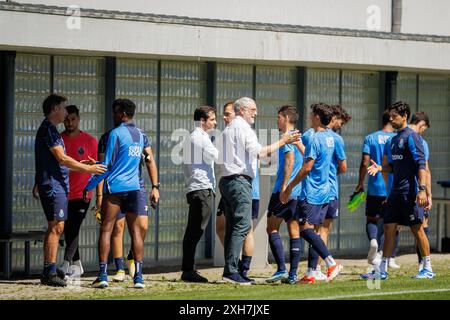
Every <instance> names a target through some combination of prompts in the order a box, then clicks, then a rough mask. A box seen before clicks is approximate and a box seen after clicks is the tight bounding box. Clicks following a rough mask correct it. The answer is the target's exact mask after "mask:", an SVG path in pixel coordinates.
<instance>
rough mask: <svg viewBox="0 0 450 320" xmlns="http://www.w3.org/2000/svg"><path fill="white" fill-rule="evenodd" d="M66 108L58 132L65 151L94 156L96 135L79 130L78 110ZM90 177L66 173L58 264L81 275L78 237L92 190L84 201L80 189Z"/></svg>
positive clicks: (75, 155) (76, 155) (77, 157)
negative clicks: (65, 209)
mask: <svg viewBox="0 0 450 320" xmlns="http://www.w3.org/2000/svg"><path fill="white" fill-rule="evenodd" d="M66 110H67V117H66V119H65V120H64V128H65V130H64V131H63V132H62V133H61V137H62V138H63V140H64V145H65V147H66V152H67V154H68V155H69V156H70V157H72V158H73V159H75V160H77V161H82V160H89V159H90V158H91V159H94V160H97V139H95V138H94V137H93V136H91V135H90V134H88V133H86V132H84V131H82V130H80V128H79V125H80V110H79V109H78V107H77V106H75V105H70V106H67V107H66ZM90 177H91V175H90V174H88V173H80V172H70V173H69V186H70V188H69V189H70V192H69V197H68V200H69V203H68V218H67V221H66V223H65V226H64V241H65V242H66V248H65V250H64V261H63V263H62V264H61V266H60V269H61V271H62V272H64V273H65V274H66V275H68V276H77V275H82V274H83V272H84V271H83V266H82V264H81V259H80V252H79V248H78V238H79V233H80V228H81V224H82V223H83V220H84V218H85V217H86V213H87V210H88V209H89V203H90V200H91V198H92V192H90V193H89V194H88V197H87V201H84V200H83V189H84V186H85V185H86V183H87V182H88V180H89V178H90ZM99 193H101V189H100V188H98V187H97V194H99ZM98 203H100V202H99V197H97V204H98ZM71 264H72V265H74V266H76V267H78V269H79V274H78V272H75V271H74V272H75V273H73V274H68V273H69V268H70V265H71ZM72 268H73V267H72Z"/></svg>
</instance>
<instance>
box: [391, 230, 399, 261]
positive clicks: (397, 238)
mask: <svg viewBox="0 0 450 320" xmlns="http://www.w3.org/2000/svg"><path fill="white" fill-rule="evenodd" d="M399 242H400V232H398V230H397V231H396V232H395V246H394V250H392V254H391V258H395V257H396V256H397V249H398V243H399Z"/></svg>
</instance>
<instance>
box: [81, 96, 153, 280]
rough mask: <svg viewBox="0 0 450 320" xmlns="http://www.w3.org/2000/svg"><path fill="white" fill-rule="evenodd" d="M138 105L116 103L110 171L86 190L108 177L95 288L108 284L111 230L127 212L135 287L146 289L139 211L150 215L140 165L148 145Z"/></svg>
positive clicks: (109, 150) (108, 156)
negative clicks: (138, 121)
mask: <svg viewBox="0 0 450 320" xmlns="http://www.w3.org/2000/svg"><path fill="white" fill-rule="evenodd" d="M135 110H136V105H135V104H134V103H133V102H132V101H130V100H128V99H117V100H115V101H114V102H113V118H114V124H115V128H114V129H113V130H112V131H111V133H110V134H109V137H108V142H107V146H106V152H105V160H104V164H105V165H106V166H107V168H108V171H107V172H106V173H104V174H103V175H98V176H94V177H92V178H91V179H90V180H89V182H88V185H87V186H86V188H85V191H89V190H90V189H92V188H94V187H95V186H96V185H97V184H98V183H99V182H100V181H102V180H104V188H103V189H104V191H103V193H104V199H103V201H102V226H101V229H100V236H99V269H100V270H99V274H98V277H97V279H96V280H95V281H94V282H93V284H92V285H93V287H94V288H105V287H107V286H108V277H107V270H106V269H107V261H108V254H109V250H110V238H111V233H112V231H113V228H114V224H115V222H116V218H117V215H118V214H119V212H120V211H124V212H125V213H126V216H127V222H128V226H129V229H130V231H131V238H132V243H133V248H132V250H133V254H134V258H135V267H136V271H135V274H134V279H133V282H134V287H135V288H143V287H144V280H143V278H142V261H143V251H144V250H143V249H144V248H143V239H142V236H141V230H140V229H141V228H140V225H139V219H138V215H139V214H142V213H143V214H146V213H145V212H143V210H142V208H140V206H142V201H141V199H142V192H141V191H140V189H141V186H140V183H139V164H140V162H141V157H142V152H143V148H144V136H143V134H142V132H141V131H140V130H139V129H138V128H136V126H135V125H134V123H133V122H132V121H131V120H132V119H133V116H134V113H135Z"/></svg>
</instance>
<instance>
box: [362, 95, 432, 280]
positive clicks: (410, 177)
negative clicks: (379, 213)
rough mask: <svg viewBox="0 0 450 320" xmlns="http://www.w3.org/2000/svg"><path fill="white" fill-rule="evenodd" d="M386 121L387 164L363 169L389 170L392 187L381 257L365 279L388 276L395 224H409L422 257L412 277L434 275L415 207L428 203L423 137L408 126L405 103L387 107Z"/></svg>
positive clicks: (408, 113) (406, 105) (421, 219)
mask: <svg viewBox="0 0 450 320" xmlns="http://www.w3.org/2000/svg"><path fill="white" fill-rule="evenodd" d="M388 110H389V114H390V122H391V124H392V126H393V127H394V129H397V135H396V136H395V137H393V138H392V140H391V153H390V154H389V159H387V157H386V155H385V156H383V162H384V163H386V162H387V163H388V165H383V166H381V165H379V164H377V163H376V162H375V161H373V160H371V164H372V165H371V166H370V167H369V168H368V169H367V172H368V173H369V174H370V175H371V176H375V175H376V174H377V173H378V172H380V171H383V172H391V171H392V172H393V174H394V180H393V183H392V190H391V192H390V194H389V196H388V199H387V203H386V212H385V215H384V235H385V241H384V247H383V258H382V260H381V263H380V265H379V266H375V270H374V271H373V272H372V274H371V276H370V277H369V278H371V279H382V280H385V279H387V278H388V273H387V266H388V264H389V258H390V257H391V254H392V251H393V248H394V246H395V231H396V229H397V225H404V226H409V227H410V228H411V231H412V233H413V234H414V237H415V238H416V241H417V243H418V245H419V248H420V252H421V254H422V257H423V263H424V267H423V269H422V270H421V271H419V273H418V274H417V275H416V276H414V278H416V279H426V278H427V279H431V278H433V277H434V276H435V274H434V273H433V270H432V267H431V257H430V244H429V242H428V239H427V236H426V234H425V231H424V230H423V226H422V222H423V212H421V210H419V207H425V206H427V204H428V195H431V191H430V190H429V189H430V188H429V186H428V184H427V179H428V172H427V170H426V161H425V154H424V147H423V142H422V141H423V140H422V138H421V137H420V136H419V134H417V133H416V132H415V131H414V130H412V129H411V128H409V127H408V119H409V117H410V109H409V105H408V104H407V103H404V102H401V101H400V102H396V103H394V104H393V105H391V106H389V108H388Z"/></svg>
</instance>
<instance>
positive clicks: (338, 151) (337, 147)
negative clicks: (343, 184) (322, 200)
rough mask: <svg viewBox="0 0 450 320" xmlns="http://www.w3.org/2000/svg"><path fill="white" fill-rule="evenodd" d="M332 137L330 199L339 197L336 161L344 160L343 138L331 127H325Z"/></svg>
mask: <svg viewBox="0 0 450 320" xmlns="http://www.w3.org/2000/svg"><path fill="white" fill-rule="evenodd" d="M327 131H329V132H330V133H331V135H332V136H333V138H334V152H333V157H332V159H331V166H330V201H332V200H334V199H338V198H339V183H338V163H339V161H344V160H346V159H347V158H346V156H345V146H344V139H342V137H341V136H340V135H339V134H337V133H336V132H334V131H333V130H331V129H327Z"/></svg>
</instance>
